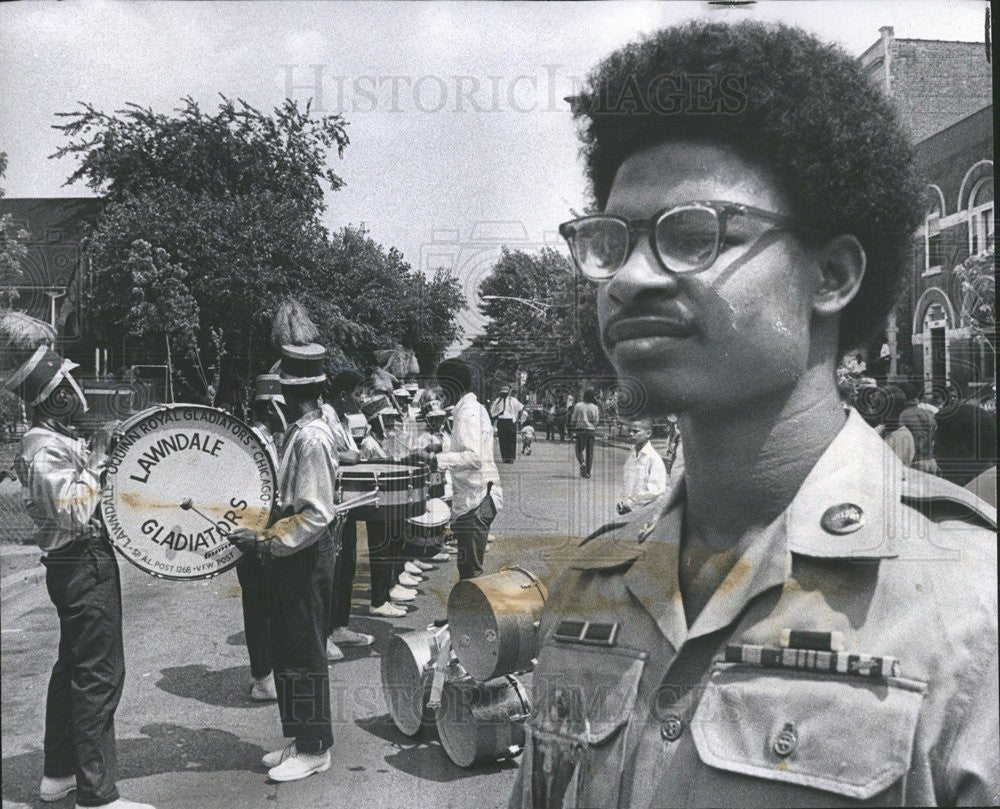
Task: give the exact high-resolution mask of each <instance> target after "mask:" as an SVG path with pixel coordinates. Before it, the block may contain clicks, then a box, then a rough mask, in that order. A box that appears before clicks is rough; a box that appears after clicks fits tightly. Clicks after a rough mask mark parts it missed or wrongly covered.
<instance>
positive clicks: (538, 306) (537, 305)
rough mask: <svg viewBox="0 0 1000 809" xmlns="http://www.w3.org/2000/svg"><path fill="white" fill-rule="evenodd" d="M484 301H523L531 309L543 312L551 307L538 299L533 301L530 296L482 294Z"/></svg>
mask: <svg viewBox="0 0 1000 809" xmlns="http://www.w3.org/2000/svg"><path fill="white" fill-rule="evenodd" d="M480 297H481V298H482V299H483V300H484V301H517V302H518V303H523V304H525V305H526V306H530V307H531V308H532V309H534V310H536V311H538V312H540V313H541V314H543V315H544V314H545V313H547V312H548V311H549V309H551V308H552V304H550V303H539V302H538V301H533V300H531V299H530V298H518V297H514V296H512V295H482V296H480Z"/></svg>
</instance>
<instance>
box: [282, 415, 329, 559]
mask: <svg viewBox="0 0 1000 809" xmlns="http://www.w3.org/2000/svg"><path fill="white" fill-rule="evenodd" d="M336 482H337V446H336V441H335V440H334V437H333V433H332V432H331V430H330V425H329V424H327V423H326V421H325V420H324V419H323V417H322V415H321V412H320V410H319V409H318V408H317V409H316V410H312V411H310V412H309V413H306V414H305V415H304V416H303V417H302V418H300V419H299V420H298V421H296V422H295V423H294V424H290V425H289V427H288V429H287V430H286V431H285V434H284V439H283V441H282V446H281V463H280V464H279V466H278V502H279V503H280V504H281V505H282V507H283V508H285V509H287V510H289V511H290V512H291V516H289V517H285V518H284V519H281V520H278V521H277V522H276V523H274V525H272V526H271V527H270V528H268V529H267V532H266V536H268V537H270V538H273V539H274V541H273V542H271V543H270V549H271V553H272V554H273V555H274V556H290V555H291V554H293V553H295V552H296V551H299V550H301V549H303V548H306V547H308V546H310V545H312V544H313V543H315V542H318V541H319V540H320V539H321V538H322V536H323V535H324V533H326V532H327V531H328V527H329V525H330V523H331V522H332V521H333V518H334V516H335V515H336V513H337V511H336V504H335V502H334V492H335V491H336V488H337V487H336Z"/></svg>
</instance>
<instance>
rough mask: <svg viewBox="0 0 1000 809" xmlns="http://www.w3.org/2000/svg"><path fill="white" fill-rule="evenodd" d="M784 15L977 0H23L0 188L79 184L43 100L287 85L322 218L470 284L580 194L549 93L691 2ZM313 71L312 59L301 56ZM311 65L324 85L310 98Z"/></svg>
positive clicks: (883, 14) (65, 190)
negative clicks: (311, 142)
mask: <svg viewBox="0 0 1000 809" xmlns="http://www.w3.org/2000/svg"><path fill="white" fill-rule="evenodd" d="M706 15H707V16H710V17H712V18H714V19H720V20H739V19H744V18H746V17H755V18H758V19H768V20H773V19H781V20H785V21H787V22H790V23H794V24H798V25H801V26H803V27H804V28H806V29H808V30H811V31H813V32H815V33H816V34H818V35H820V36H821V37H823V38H825V39H829V40H835V41H837V42H839V43H841V44H842V45H843V46H844V47H845V48H846V49H847V50H848V51H849V52H850V53H852V54H860V53H861V52H863V51H864V50H865V49H866V48H868V47H869V46H870V45H872V44H873V43H874V42H875V41H876V40H877V39H878V37H879V27H880V26H883V25H891V26H893V27H894V28H895V34H896V36H897V37H900V38H904V37H909V38H921V39H947V40H968V41H982V38H983V28H984V26H983V21H984V4H983V2H981V1H980V0H947V1H936V2H915V1H914V0H897V1H895V2H874V1H872V0H864V1H863V2H810V1H807V2H776V1H775V0H771V1H770V2H761V3H759V4H758V5H757V6H756V7H755V8H753V9H752V10H746V9H716V8H710V7H709V6H708V4H706V3H694V2H692V3H686V2H670V3H659V4H652V3H611V2H595V3H551V4H548V3H537V4H536V3H503V4H500V3H496V4H494V3H486V2H478V3H460V2H459V3H411V2H392V3H374V2H347V3H335V2H329V3H327V2H213V3H208V2H202V3H196V2H178V3H168V2H153V1H149V2H106V1H105V2H66V3H60V4H56V3H49V2H30V3H29V2H25V3H4V4H2V5H0V98H2V99H3V111H2V113H0V150H2V151H6V152H7V153H8V155H9V160H10V164H9V167H8V171H7V176H6V178H5V180H4V181H3V186H4V188H5V189H6V193H7V195H8V196H11V197H19V196H87V195H89V191H88V190H87V189H86V188H85V187H83V186H82V185H80V184H77V185H74V186H68V187H66V186H63V182H64V181H65V178H66V177H67V176H68V175H69V174H70V172H71V171H72V169H73V167H74V164H73V163H72V162H70V160H69V159H63V160H49V159H47V156H48V155H50V154H51V153H52V152H53V151H54V150H55V149H56V147H57V146H58V145H59V144H60V142H61V141H60V138H61V136H60V134H59V133H58V132H56V131H55V130H53V129H52V128H51V125H52V124H53V123H54V122H55V121H56V118H55V117H54V113H55V112H57V111H67V110H72V109H74V107H75V104H76V102H77V101H88V102H91V103H93V104H94V105H95V106H97V107H98V108H101V109H105V110H112V109H115V108H118V107H120V106H121V105H123V104H124V103H125V102H135V103H138V104H141V105H148V106H152V107H153V108H154V109H156V110H158V111H166V110H170V109H172V108H173V107H175V106H176V105H177V102H178V100H179V99H180V98H181V97H182V96H185V95H191V96H193V97H194V98H195V99H197V100H198V101H200V102H202V104H203V105H204V106H205V107H212V106H214V104H215V100H216V98H217V95H216V94H217V93H223V94H226V95H228V96H236V97H240V98H243V99H246V100H247V101H248V102H250V103H252V104H254V105H255V106H258V107H260V108H264V109H271V108H273V107H274V106H276V105H278V104H280V103H281V101H282V99H283V98H284V97H285V95H286V93H287V92H288V88H289V86H290V85H291V86H292V91H291V92H292V96H293V97H294V98H298V99H300V100H303V101H304V100H305V99H307V98H309V97H314V101H315V102H316V103H314V106H315V105H318V106H321V107H322V108H323V110H324V111H326V112H336V111H342V112H343V114H344V116H345V117H346V118H347V120H348V121H349V124H350V125H349V134H350V137H351V145H350V146H349V147H348V149H347V151H346V152H345V154H344V159H343V160H337V159H336V157H335V156H333V157H331V160H332V162H333V163H334V164H335V170H336V171H337V172H338V173H339V174H340V175H341V176H343V177H344V178H345V179H346V181H347V185H346V187H345V188H344V189H342V190H341V191H339V192H336V193H329V194H328V195H327V202H328V210H327V213H326V223H327V225H328V226H329V227H331V228H337V227H340V226H342V225H344V224H347V223H353V224H359V223H362V222H363V223H365V224H366V225H367V226H368V228H369V229H370V231H371V233H372V235H373V236H374V237H375V238H376V239H377V240H378V241H380V242H382V243H383V244H385V245H387V246H388V245H392V246H395V247H398V248H399V249H400V250H401V251H402V252H403V253H404V255H405V256H406V258H407V259H408V260H409V261H410V263H411V264H413V265H414V266H425V267H426V266H428V264H434V265H437V264H445V265H451V266H453V267H454V269H455V270H456V272H457V273H458V274H460V275H461V276H462V277H463V280H464V281H465V282H466V284H467V285H469V286H471V285H472V284H474V283H475V281H476V280H477V279H478V278H480V277H481V276H482V274H483V273H484V272H486V271H487V270H488V269H489V266H490V265H491V264H492V262H493V260H494V258H495V251H494V250H493V249H492V248H491V247H490V245H491V244H492V243H495V241H496V240H502V241H506V242H507V243H510V244H512V245H513V244H514V243H515V242H517V241H518V240H519V239H520V240H523V242H524V243H525V244H526V245H528V246H531V245H536V244H540V243H543V242H545V241H549V240H553V238H554V235H555V228H556V226H557V225H558V223H559V222H561V221H564V220H565V219H567V218H569V217H570V216H571V214H570V209H571V208H576V209H579V208H581V207H582V206H583V205H584V204H585V201H586V200H585V193H584V184H583V181H582V179H581V174H580V170H579V165H578V162H577V141H576V136H575V131H574V127H573V124H572V122H571V119H570V116H569V113H568V109H567V105H566V104H565V102H563V100H562V98H563V96H565V95H567V94H569V93H570V92H572V90H573V88H574V79H576V80H578V79H579V77H581V76H583V75H585V74H586V72H587V70H588V69H589V67H590V66H592V65H593V64H594V62H595V61H597V60H598V59H599V58H600V57H602V56H604V55H606V54H607V53H608V52H610V51H611V50H613V49H614V48H615V47H617V46H620V45H622V44H624V43H625V42H627V41H629V40H630V39H632V38H633V37H634V36H635V35H636V34H637V33H639V32H643V31H652V30H655V29H656V28H658V27H660V26H663V25H665V24H669V23H673V22H677V21H680V20H684V19H688V18H691V17H698V16H706ZM314 66H315V67H314ZM317 76H318V78H319V85H318V86H319V88H320V89H319V93H317V92H316V87H317Z"/></svg>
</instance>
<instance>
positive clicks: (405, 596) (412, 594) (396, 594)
mask: <svg viewBox="0 0 1000 809" xmlns="http://www.w3.org/2000/svg"><path fill="white" fill-rule="evenodd" d="M416 597H417V591H416V590H411V589H409V588H408V587H403V585H401V584H397V585H396V586H395V587H393V588H392V589H391V590H390V591H389V598H391V599H392V600H393V601H413V599H415V598H416Z"/></svg>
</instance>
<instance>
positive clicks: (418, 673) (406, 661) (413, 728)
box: [382, 626, 461, 736]
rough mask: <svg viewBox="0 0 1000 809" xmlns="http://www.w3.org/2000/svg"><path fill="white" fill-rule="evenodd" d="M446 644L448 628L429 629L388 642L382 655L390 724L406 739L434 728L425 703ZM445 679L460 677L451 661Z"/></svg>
mask: <svg viewBox="0 0 1000 809" xmlns="http://www.w3.org/2000/svg"><path fill="white" fill-rule="evenodd" d="M447 643H448V627H447V626H443V627H433V626H430V627H428V628H427V629H425V630H422V631H420V632H409V633H407V634H405V635H393V636H392V637H391V638H390V639H389V645H388V646H387V647H386V650H385V653H384V654H383V655H382V694H383V696H384V697H385V702H386V705H388V706H389V715H390V716H391V717H392V722H393V724H394V725H395V726H396V727H397V728H398V729H399V732H400V733H402V734H404V735H406V736H416V735H417V734H418V733H419V732H420V728H421V727H424V726H430V725H433V724H434V717H433V715H432V714H431V711H430V709H428V707H427V699H428V697H429V696H430V691H431V684H432V681H433V678H434V670H433V666H434V661H435V660H436V659H437V656H438V654H439V653H440V652H441V650H442V649H443V648H444V646H445V645H446V644H447ZM448 676H449V677H458V676H461V673H460V672H458V670H457V664H456V663H455V661H454V659H453V660H451V661H449V666H448Z"/></svg>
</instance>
